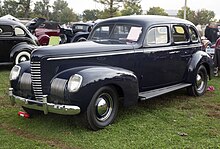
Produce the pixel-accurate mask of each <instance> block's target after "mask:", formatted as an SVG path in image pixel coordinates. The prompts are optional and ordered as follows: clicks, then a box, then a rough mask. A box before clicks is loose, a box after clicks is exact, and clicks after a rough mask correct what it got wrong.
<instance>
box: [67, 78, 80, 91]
mask: <svg viewBox="0 0 220 149" xmlns="http://www.w3.org/2000/svg"><path fill="white" fill-rule="evenodd" d="M82 80H83V77H82V76H81V75H79V74H74V75H72V76H71V77H70V79H69V81H68V84H67V89H68V91H69V92H71V93H74V92H77V91H78V90H79V88H80V86H81V84H82Z"/></svg>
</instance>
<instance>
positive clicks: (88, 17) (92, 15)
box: [82, 9, 102, 21]
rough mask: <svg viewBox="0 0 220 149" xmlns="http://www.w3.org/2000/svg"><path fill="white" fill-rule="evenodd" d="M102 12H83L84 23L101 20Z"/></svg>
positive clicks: (93, 10)
mask: <svg viewBox="0 0 220 149" xmlns="http://www.w3.org/2000/svg"><path fill="white" fill-rule="evenodd" d="M101 13H102V11H100V10H98V9H92V10H89V9H86V10H84V11H83V15H82V16H83V21H95V20H97V19H99V18H101Z"/></svg>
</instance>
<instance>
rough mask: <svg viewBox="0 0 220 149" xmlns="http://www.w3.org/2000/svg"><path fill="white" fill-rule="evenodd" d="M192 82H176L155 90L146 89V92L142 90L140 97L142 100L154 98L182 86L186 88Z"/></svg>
mask: <svg viewBox="0 0 220 149" xmlns="http://www.w3.org/2000/svg"><path fill="white" fill-rule="evenodd" d="M191 85H192V84H187V83H180V84H176V85H172V86H168V87H163V88H159V89H155V90H150V91H146V92H140V93H139V98H140V100H146V99H149V98H153V97H156V96H159V95H162V94H166V93H169V92H172V91H175V90H178V89H181V88H185V87H188V86H191Z"/></svg>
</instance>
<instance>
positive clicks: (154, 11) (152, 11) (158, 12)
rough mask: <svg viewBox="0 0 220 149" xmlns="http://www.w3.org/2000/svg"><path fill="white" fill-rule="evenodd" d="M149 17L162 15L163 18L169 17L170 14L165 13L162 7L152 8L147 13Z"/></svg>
mask: <svg viewBox="0 0 220 149" xmlns="http://www.w3.org/2000/svg"><path fill="white" fill-rule="evenodd" d="M147 14H148V15H161V16H168V13H166V12H165V10H164V9H163V8H161V7H151V8H150V9H149V10H148V11H147Z"/></svg>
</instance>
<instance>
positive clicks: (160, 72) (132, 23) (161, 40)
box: [9, 16, 213, 130]
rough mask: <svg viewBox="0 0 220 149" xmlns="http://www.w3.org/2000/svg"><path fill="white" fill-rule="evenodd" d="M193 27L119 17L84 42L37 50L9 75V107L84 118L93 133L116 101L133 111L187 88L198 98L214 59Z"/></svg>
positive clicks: (182, 22)
mask: <svg viewBox="0 0 220 149" xmlns="http://www.w3.org/2000/svg"><path fill="white" fill-rule="evenodd" d="M201 49H202V44H201V40H200V37H199V35H198V32H197V30H196V28H195V26H194V25H193V24H192V23H191V22H189V21H186V20H182V19H177V18H171V17H163V16H126V17H117V18H110V19H107V20H104V21H102V22H100V23H98V24H97V25H96V26H95V27H94V28H93V30H92V32H91V34H90V36H89V41H87V42H81V43H71V44H65V45H58V46H53V47H41V48H39V49H37V50H35V51H34V52H33V53H32V55H31V61H30V62H24V63H21V64H18V65H16V66H14V68H13V69H12V70H11V74H10V82H11V88H10V89H9V90H10V91H9V94H10V97H11V102H12V103H13V104H14V103H18V104H19V105H21V106H22V107H23V109H24V110H25V111H27V112H29V113H34V112H36V111H37V110H40V111H44V113H45V114H47V113H48V112H51V113H58V114H65V115H74V114H79V113H83V114H85V117H86V120H87V122H88V124H89V126H90V128H91V129H93V130H98V129H101V128H104V127H105V126H107V125H109V124H111V123H112V122H113V121H114V119H115V118H116V115H117V112H118V107H119V100H121V102H122V103H123V104H124V105H125V106H129V105H134V104H135V103H137V102H138V100H145V99H149V98H152V97H155V96H158V95H161V94H164V93H167V92H171V91H174V90H178V89H181V88H187V91H188V93H189V94H190V95H193V96H201V95H203V94H204V93H205V91H206V87H207V80H208V78H209V79H211V78H212V76H213V61H212V59H211V58H210V56H209V55H208V54H206V53H205V52H203V51H202V50H201Z"/></svg>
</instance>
